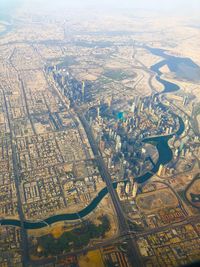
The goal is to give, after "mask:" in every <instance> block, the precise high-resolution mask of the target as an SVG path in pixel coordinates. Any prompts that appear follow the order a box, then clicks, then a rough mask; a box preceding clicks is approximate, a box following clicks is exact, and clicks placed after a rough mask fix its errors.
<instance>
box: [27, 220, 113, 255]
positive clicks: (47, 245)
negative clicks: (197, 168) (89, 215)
mask: <svg viewBox="0 0 200 267" xmlns="http://www.w3.org/2000/svg"><path fill="white" fill-rule="evenodd" d="M98 219H99V220H100V221H101V223H100V224H99V225H95V224H93V223H92V222H91V221H87V222H84V224H83V225H82V226H80V227H78V228H75V229H73V230H72V231H69V232H65V233H63V234H62V235H61V236H60V237H59V238H57V239H55V238H54V237H53V236H52V235H51V234H48V235H45V236H42V237H40V238H39V239H38V242H37V245H36V246H32V247H31V254H33V255H36V256H40V257H43V256H45V257H47V256H50V255H52V256H53V255H59V254H62V253H67V252H69V251H71V250H72V249H73V250H75V249H80V248H82V247H84V246H87V245H88V244H89V242H90V240H91V239H93V238H100V237H104V236H105V233H106V232H107V231H108V230H109V229H110V222H109V219H108V217H107V216H101V217H99V218H98ZM38 248H39V249H38Z"/></svg>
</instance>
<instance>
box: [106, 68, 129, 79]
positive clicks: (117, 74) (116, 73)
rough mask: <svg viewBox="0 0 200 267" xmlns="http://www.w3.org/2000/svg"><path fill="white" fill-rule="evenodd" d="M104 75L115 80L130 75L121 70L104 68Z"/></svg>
mask: <svg viewBox="0 0 200 267" xmlns="http://www.w3.org/2000/svg"><path fill="white" fill-rule="evenodd" d="M104 76H106V77H107V78H110V79H113V80H116V81H121V80H124V79H127V78H129V77H130V75H128V74H127V73H125V72H124V71H122V70H106V71H105V72H104Z"/></svg>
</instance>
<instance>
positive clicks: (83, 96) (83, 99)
mask: <svg viewBox="0 0 200 267" xmlns="http://www.w3.org/2000/svg"><path fill="white" fill-rule="evenodd" d="M81 97H82V101H83V102H84V101H85V82H84V81H83V82H82V88H81Z"/></svg>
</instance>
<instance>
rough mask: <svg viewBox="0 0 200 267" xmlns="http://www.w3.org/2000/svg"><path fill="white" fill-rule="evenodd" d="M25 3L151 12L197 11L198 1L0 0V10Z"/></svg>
mask: <svg viewBox="0 0 200 267" xmlns="http://www.w3.org/2000/svg"><path fill="white" fill-rule="evenodd" d="M20 2H25V3H26V4H33V3H34V5H35V6H38V8H39V7H40V6H43V5H46V6H57V7H59V6H66V7H87V8H88V7H97V8H142V9H153V10H166V11H169V10H176V11H178V12H179V13H180V12H181V11H186V10H187V11H190V13H191V12H193V11H196V12H197V11H199V13H200V0H0V8H1V9H2V7H3V6H9V7H10V6H11V5H13V4H14V6H16V3H20Z"/></svg>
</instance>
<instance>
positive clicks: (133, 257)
mask: <svg viewBox="0 0 200 267" xmlns="http://www.w3.org/2000/svg"><path fill="white" fill-rule="evenodd" d="M74 111H75V112H76V114H77V116H78V117H79V120H80V121H81V123H82V126H83V128H84V129H85V132H86V135H87V137H88V140H89V143H90V146H91V148H92V151H93V153H94V156H95V157H96V163H97V166H98V169H99V172H100V174H101V176H102V178H103V180H104V181H105V183H106V186H107V188H108V192H109V194H110V196H111V199H112V202H113V205H114V208H115V212H116V215H117V219H118V224H119V232H120V233H119V234H120V235H129V234H130V233H131V232H130V228H129V225H128V222H127V219H126V217H125V216H124V212H123V209H122V207H121V203H120V200H119V197H118V195H117V192H116V191H115V189H114V188H113V185H112V179H111V176H110V173H109V171H108V169H107V166H106V165H105V162H104V160H103V158H102V156H101V152H100V151H99V148H98V145H97V144H96V141H95V139H94V136H93V133H92V130H91V128H90V125H89V124H88V122H87V120H86V119H85V116H84V115H83V113H82V112H81V111H80V110H79V109H78V108H77V107H76V106H75V107H74ZM130 237H131V238H130V239H128V240H127V250H128V251H127V252H128V255H129V260H130V262H131V265H132V266H133V267H140V266H143V263H142V260H141V257H140V253H139V249H138V246H137V244H136V241H135V239H134V236H130Z"/></svg>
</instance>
